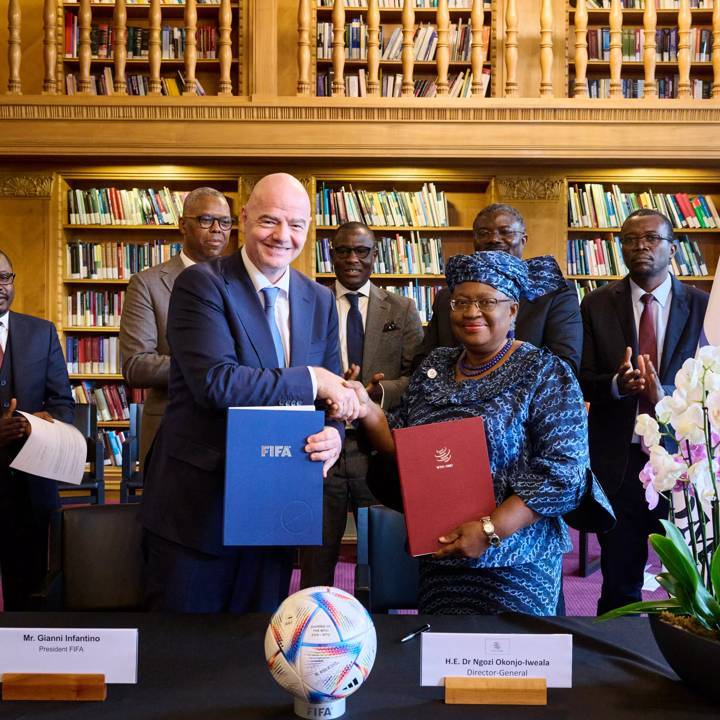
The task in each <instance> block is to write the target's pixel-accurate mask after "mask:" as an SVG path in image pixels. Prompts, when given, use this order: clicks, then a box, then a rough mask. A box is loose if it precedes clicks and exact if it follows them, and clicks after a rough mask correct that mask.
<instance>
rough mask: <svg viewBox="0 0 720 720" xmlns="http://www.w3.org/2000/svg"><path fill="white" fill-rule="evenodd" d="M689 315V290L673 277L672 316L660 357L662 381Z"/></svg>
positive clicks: (659, 373) (659, 370) (659, 369)
mask: <svg viewBox="0 0 720 720" xmlns="http://www.w3.org/2000/svg"><path fill="white" fill-rule="evenodd" d="M689 315H690V303H689V302H688V294H687V291H686V290H685V288H684V287H683V284H682V283H681V282H680V281H679V280H677V279H676V278H674V277H673V278H672V300H671V303H670V317H669V318H668V324H667V327H666V328H665V341H664V343H663V349H662V357H661V358H660V367H659V368H658V375H659V376H660V380H661V381H662V380H663V372H664V371H665V368H667V367H669V366H670V360H671V358H672V356H673V353H674V352H675V348H676V347H677V344H678V342H680V338H681V336H682V333H683V330H684V329H685V325H686V323H687V319H688V316H689Z"/></svg>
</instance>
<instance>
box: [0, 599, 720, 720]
mask: <svg viewBox="0 0 720 720" xmlns="http://www.w3.org/2000/svg"><path fill="white" fill-rule="evenodd" d="M267 621H268V618H267V617H266V616H261V615H245V616H229V615H221V616H189V615H159V614H158V615H154V614H145V613H139V614H130V613H120V614H115V613H113V614H111V613H100V614H87V613H82V614H81V613H64V614H63V613H41V614H29V613H0V626H4V627H23V626H28V627H32V626H35V627H43V626H44V627H68V628H71V627H78V628H82V627H138V628H139V629H140V666H139V683H138V684H137V685H109V686H108V699H107V701H105V702H104V703H87V702H86V703H80V702H77V703H50V702H34V703H27V702H5V703H0V720H4V719H5V718H16V719H18V720H20V719H21V718H22V720H28V719H31V718H52V719H53V720H86V719H87V720H105V719H111V718H112V719H115V718H117V719H118V720H120V719H122V720H128V719H130V718H132V720H145V719H146V718H147V719H150V718H152V719H154V720H191V719H192V720H194V719H195V718H202V719H203V720H240V719H243V718H247V719H250V718H252V719H253V720H255V719H257V718H274V719H277V718H292V717H295V716H294V715H293V713H292V699H291V697H290V696H289V695H288V694H287V693H285V692H284V691H283V690H282V689H281V688H280V687H279V686H277V685H276V684H275V682H274V681H273V680H272V678H271V677H270V673H269V672H268V670H267V669H266V667H265V655H264V650H263V640H264V636H265V629H266V626H267ZM374 621H375V626H376V628H377V632H378V653H377V659H376V661H375V666H374V668H373V670H372V673H371V674H370V677H369V678H368V681H367V682H366V684H365V685H364V686H363V687H361V688H360V690H358V692H357V693H355V694H354V695H352V696H350V697H349V698H348V701H347V713H346V715H345V717H347V718H349V719H350V718H352V719H353V720H356V719H358V718H373V720H377V719H378V718H391V720H404V719H405V718H407V719H408V720H424V719H425V718H427V719H428V720H430V718H432V719H433V720H442V719H443V718H448V719H451V718H482V719H483V720H490V719H495V718H498V719H501V720H504V719H505V718H523V719H528V720H532V719H533V718H548V719H549V718H552V719H553V720H556V719H560V720H562V719H563V718H580V719H582V720H591V719H593V718H598V720H624V719H625V718H633V719H635V718H640V717H649V718H653V720H657V718H663V719H664V718H678V719H679V718H683V720H684V719H686V718H689V717H693V718H698V717H713V718H718V717H719V716H720V709H719V708H718V707H717V706H716V705H714V704H713V703H712V702H711V701H710V700H707V699H705V698H703V697H702V696H700V695H698V694H696V693H695V692H694V691H692V690H691V689H689V688H688V687H686V686H685V685H683V684H682V683H681V682H680V681H679V680H678V679H677V678H676V676H675V675H674V673H673V672H672V670H670V668H669V667H668V665H667V664H666V663H665V661H664V660H663V658H662V656H661V655H660V652H659V650H658V649H657V646H656V645H655V641H654V640H653V638H652V634H651V632H650V627H649V625H648V622H647V620H646V619H644V618H622V619H620V620H614V621H611V622H608V623H597V622H595V620H594V619H592V618H531V617H526V616H502V617H479V616H478V617H423V616H419V617H418V616H407V615H405V616H397V615H396V616H376V617H374ZM425 621H428V622H430V623H432V628H433V630H435V631H442V632H500V633H508V632H522V633H563V632H569V633H572V635H573V637H574V639H573V684H574V687H573V688H572V689H550V690H549V691H548V705H547V706H546V707H517V706H478V705H464V706H463V705H445V704H444V703H443V702H442V696H443V689H442V688H430V687H420V685H419V673H420V643H419V641H415V640H413V641H410V642H407V643H403V644H401V643H399V642H398V640H399V638H400V637H401V636H402V635H404V634H406V633H407V632H410V631H411V630H413V629H414V628H416V627H418V626H419V625H421V624H422V623H423V622H425ZM702 661H703V660H702V658H698V662H699V663H701V662H702Z"/></svg>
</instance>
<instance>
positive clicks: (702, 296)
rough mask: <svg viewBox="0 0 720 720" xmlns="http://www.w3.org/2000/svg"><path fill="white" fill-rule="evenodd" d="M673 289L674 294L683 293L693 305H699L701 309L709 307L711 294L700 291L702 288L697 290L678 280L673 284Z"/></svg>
mask: <svg viewBox="0 0 720 720" xmlns="http://www.w3.org/2000/svg"><path fill="white" fill-rule="evenodd" d="M673 288H674V290H673V292H677V291H678V290H680V291H682V292H683V293H684V294H685V296H686V297H687V298H688V299H689V300H690V302H691V303H694V304H697V305H699V306H700V307H701V308H705V307H707V304H708V302H709V300H710V293H707V292H705V290H700V288H696V287H695V286H694V285H690V284H689V283H683V282H681V281H679V280H677V279H675V280H674V282H673Z"/></svg>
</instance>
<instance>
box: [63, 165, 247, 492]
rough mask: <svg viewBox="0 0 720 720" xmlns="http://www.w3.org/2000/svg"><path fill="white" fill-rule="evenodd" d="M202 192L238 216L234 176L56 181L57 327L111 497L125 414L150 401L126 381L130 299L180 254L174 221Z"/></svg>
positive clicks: (109, 173)
mask: <svg viewBox="0 0 720 720" xmlns="http://www.w3.org/2000/svg"><path fill="white" fill-rule="evenodd" d="M171 168H172V169H171ZM201 185H211V186H212V187H216V188H218V189H219V190H221V191H222V192H224V193H225V195H226V197H227V198H228V201H229V203H230V207H231V209H232V212H233V214H234V215H236V214H237V213H238V211H239V202H240V192H239V184H238V177H237V175H233V174H230V173H228V174H224V173H221V172H217V171H216V172H207V173H206V172H203V171H198V170H197V169H192V168H187V169H182V168H174V166H167V172H166V173H163V172H162V170H161V169H153V168H113V169H109V168H105V169H98V170H86V171H78V172H77V173H76V174H66V175H62V176H57V177H56V182H55V190H54V203H55V205H56V207H57V216H58V225H57V243H56V248H55V250H56V274H57V285H56V287H57V298H56V305H55V317H54V320H55V323H56V326H57V327H58V331H59V334H60V341H61V345H62V347H63V350H64V352H65V357H66V361H67V362H68V372H69V376H70V383H71V385H72V387H73V394H74V396H75V398H76V401H77V402H88V401H89V402H92V403H93V404H95V405H96V406H97V407H98V420H99V422H98V426H99V428H100V429H101V432H102V434H103V438H104V440H105V442H106V447H107V450H108V452H107V453H106V457H107V456H108V455H113V456H114V457H112V458H111V462H110V467H106V474H107V475H108V477H109V478H110V481H111V485H110V486H111V487H112V483H113V482H119V473H120V467H119V463H118V462H117V460H118V454H117V452H112V450H113V447H114V446H115V444H116V443H115V441H116V440H117V441H118V442H119V443H121V442H122V439H123V437H124V436H123V432H124V431H126V430H127V429H128V427H129V421H128V418H129V414H128V413H127V406H128V404H129V403H131V402H141V401H142V399H143V397H144V395H143V393H144V391H143V390H142V389H138V388H132V389H131V388H129V387H128V386H127V385H126V384H125V382H124V379H123V376H122V362H121V358H120V355H119V348H118V345H119V343H118V335H119V330H120V328H119V325H120V313H121V312H122V303H123V300H124V294H125V289H126V287H127V284H128V282H129V280H130V277H131V276H132V275H133V274H134V273H135V272H139V271H141V270H144V269H146V268H148V267H152V266H153V265H156V264H158V263H160V262H163V261H164V260H167V259H169V258H170V257H171V256H172V255H174V254H175V253H177V252H179V251H180V249H181V237H180V234H179V232H178V227H177V214H178V213H179V212H181V210H182V200H183V198H184V194H186V193H187V192H188V191H189V190H192V189H193V188H196V187H200V186H201ZM151 194H152V195H153V196H154V198H153V199H151ZM173 203H174V204H173ZM232 238H234V239H232ZM232 238H231V241H230V243H229V248H230V249H231V248H236V247H237V245H238V240H237V228H234V229H233V232H232ZM229 251H230V250H229Z"/></svg>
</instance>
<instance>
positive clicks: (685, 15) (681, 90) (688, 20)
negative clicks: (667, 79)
mask: <svg viewBox="0 0 720 720" xmlns="http://www.w3.org/2000/svg"><path fill="white" fill-rule="evenodd" d="M691 25H692V16H691V15H690V0H680V9H679V10H678V75H679V80H678V97H679V98H689V97H690V96H691V94H692V93H691V89H690V26H691Z"/></svg>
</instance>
